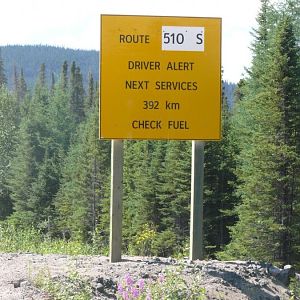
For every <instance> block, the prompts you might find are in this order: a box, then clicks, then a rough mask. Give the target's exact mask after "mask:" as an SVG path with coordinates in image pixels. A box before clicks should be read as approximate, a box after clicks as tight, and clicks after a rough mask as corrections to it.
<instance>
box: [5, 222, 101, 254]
mask: <svg viewBox="0 0 300 300" xmlns="http://www.w3.org/2000/svg"><path fill="white" fill-rule="evenodd" d="M99 251H100V249H99V248H97V247H96V246H94V245H93V244H86V243H83V242H80V241H73V240H70V241H65V240H62V239H52V238H49V237H47V236H45V235H43V234H42V233H41V232H40V231H39V230H37V229H35V228H33V227H31V228H27V229H20V228H16V227H15V226H14V225H11V224H7V223H0V252H6V253H7V252H33V253H38V254H69V255H93V254H99Z"/></svg>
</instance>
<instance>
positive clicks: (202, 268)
mask: <svg viewBox="0 0 300 300" xmlns="http://www.w3.org/2000/svg"><path fill="white" fill-rule="evenodd" d="M182 264H183V266H184V267H183V270H182V271H181V276H183V277H184V278H186V279H187V280H189V279H191V278H193V276H195V274H198V273H200V274H201V285H202V286H203V287H205V289H206V296H207V299H208V300H212V299H223V300H229V299H230V300H244V299H253V300H267V299H268V300H273V299H274V300H275V299H276V300H288V299H289V298H290V293H289V291H288V289H287V287H286V286H284V284H282V283H280V282H279V281H278V280H277V279H276V278H275V277H274V276H272V275H270V273H268V269H267V267H266V266H264V265H261V264H258V263H255V262H245V261H232V262H220V261H214V260H212V261H194V262H191V261H188V260H183V261H181V262H179V261H176V260H174V259H172V258H157V257H154V258H150V257H129V256H123V257H122V262H119V263H113V264H111V263H109V261H108V258H107V257H104V256H76V257H75V256H67V255H52V254H51V255H37V254H32V253H9V254H0V299H1V300H21V299H24V300H29V299H30V300H46V299H48V300H49V299H51V298H50V297H49V296H48V295H47V294H46V293H43V292H41V291H39V290H37V289H36V288H34V286H33V285H32V280H33V278H36V276H37V275H38V274H39V273H41V272H42V271H45V270H46V271H47V272H49V273H50V275H51V277H53V278H63V276H65V275H66V274H67V273H68V272H69V271H74V270H76V271H77V272H78V273H79V274H80V275H82V276H83V277H85V278H87V279H88V280H89V281H90V282H91V284H92V286H93V291H94V297H93V300H98V299H115V296H114V295H113V290H114V288H115V286H116V283H117V282H118V281H119V280H120V279H122V278H124V276H125V275H126V274H127V273H130V274H131V275H132V277H134V278H136V279H138V278H144V279H145V280H150V279H151V278H156V277H157V276H158V275H159V274H160V273H161V272H163V270H164V269H166V268H167V269H169V268H175V267H176V266H178V265H182Z"/></svg>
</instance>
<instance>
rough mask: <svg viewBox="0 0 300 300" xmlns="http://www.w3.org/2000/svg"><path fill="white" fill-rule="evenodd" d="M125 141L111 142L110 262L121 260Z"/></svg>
mask: <svg viewBox="0 0 300 300" xmlns="http://www.w3.org/2000/svg"><path fill="white" fill-rule="evenodd" d="M122 185H123V141H122V140H112V142H111V200H110V201H111V202H110V254H109V261H110V262H118V261H121V248H122V195H123V188H122Z"/></svg>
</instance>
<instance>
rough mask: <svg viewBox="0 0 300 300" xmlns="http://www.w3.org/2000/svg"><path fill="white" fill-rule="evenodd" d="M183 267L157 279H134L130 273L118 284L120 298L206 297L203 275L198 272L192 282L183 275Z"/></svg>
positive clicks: (199, 298)
mask: <svg viewBox="0 0 300 300" xmlns="http://www.w3.org/2000/svg"><path fill="white" fill-rule="evenodd" d="M181 272H182V268H177V269H172V270H167V271H166V272H165V273H164V274H159V275H158V278H157V279H156V280H155V281H148V282H145V281H144V279H138V280H136V281H135V280H134V279H133V278H132V277H131V276H130V274H126V276H125V278H124V279H123V280H122V281H121V282H119V284H118V292H117V296H118V299H124V300H130V299H141V300H142V299H146V300H158V299H166V300H167V299H169V300H179V299H194V300H196V299H198V300H201V299H205V289H204V288H202V287H201V276H200V274H197V275H196V276H195V277H194V278H193V281H192V282H187V281H186V280H185V279H184V278H183V277H182V275H181Z"/></svg>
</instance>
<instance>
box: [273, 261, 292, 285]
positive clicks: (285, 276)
mask: <svg viewBox="0 0 300 300" xmlns="http://www.w3.org/2000/svg"><path fill="white" fill-rule="evenodd" d="M268 273H269V274H270V275H271V276H273V277H275V278H276V279H277V280H278V281H280V282H281V283H282V284H284V285H285V286H288V285H289V283H290V278H291V277H293V276H294V275H295V270H294V268H293V267H292V266H291V265H286V266H284V268H283V269H280V268H277V267H274V266H270V267H269V268H268Z"/></svg>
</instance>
